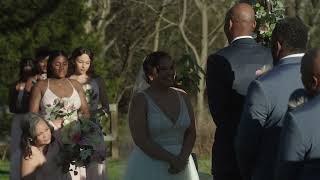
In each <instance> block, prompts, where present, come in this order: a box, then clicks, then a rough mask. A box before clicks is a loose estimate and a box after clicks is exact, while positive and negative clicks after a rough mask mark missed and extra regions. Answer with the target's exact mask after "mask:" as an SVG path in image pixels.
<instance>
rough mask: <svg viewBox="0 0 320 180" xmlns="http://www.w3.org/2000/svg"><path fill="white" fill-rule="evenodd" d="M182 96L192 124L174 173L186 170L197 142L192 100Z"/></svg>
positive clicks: (173, 166) (173, 170)
mask: <svg viewBox="0 0 320 180" xmlns="http://www.w3.org/2000/svg"><path fill="white" fill-rule="evenodd" d="M178 93H179V92H178ZM181 94H182V96H183V99H184V101H185V102H186V105H187V108H188V113H189V117H190V120H191V122H190V126H189V127H188V129H187V130H186V131H185V133H184V139H183V145H182V148H181V152H180V154H179V155H178V157H177V161H178V162H174V164H172V168H173V169H171V172H172V173H178V172H180V171H182V170H183V169H184V168H185V166H186V164H187V163H188V159H189V156H190V154H191V152H192V149H193V146H194V143H195V141H196V126H195V116H194V112H193V108H192V105H191V102H190V99H189V98H188V97H187V94H186V93H183V92H181Z"/></svg>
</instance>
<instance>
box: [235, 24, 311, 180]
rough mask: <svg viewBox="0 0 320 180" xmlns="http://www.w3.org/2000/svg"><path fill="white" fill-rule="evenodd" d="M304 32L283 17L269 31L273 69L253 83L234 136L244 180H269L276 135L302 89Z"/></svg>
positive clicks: (272, 170)
mask: <svg viewBox="0 0 320 180" xmlns="http://www.w3.org/2000/svg"><path fill="white" fill-rule="evenodd" d="M307 39H308V31H307V28H306V26H305V25H304V24H303V23H302V22H301V21H300V20H298V19H296V18H285V19H283V20H281V21H279V22H278V23H277V24H276V27H275V29H274V30H273V32H272V42H271V44H272V56H273V59H274V68H273V69H272V70H271V71H269V72H267V73H266V74H265V75H263V76H261V77H260V78H258V79H257V80H254V81H253V82H252V83H251V84H250V86H249V89H248V95H247V97H246V104H245V107H244V111H243V114H242V118H241V121H240V124H239V128H238V133H237V137H236V153H237V159H238V163H239V167H240V170H241V174H242V176H243V178H245V179H251V180H273V179H274V178H275V177H274V163H275V159H276V157H277V150H278V144H279V136H280V131H281V127H282V122H283V119H284V115H285V113H286V111H287V107H288V100H289V96H290V94H291V93H292V92H293V91H294V90H296V89H298V88H302V87H303V86H302V83H301V80H300V71H299V70H300V62H301V58H302V56H303V55H304V54H303V53H304V52H305V50H306V47H307Z"/></svg>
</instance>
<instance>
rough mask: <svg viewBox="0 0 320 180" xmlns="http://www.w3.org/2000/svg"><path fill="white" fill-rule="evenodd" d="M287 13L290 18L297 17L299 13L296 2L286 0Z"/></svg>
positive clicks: (294, 0)
mask: <svg viewBox="0 0 320 180" xmlns="http://www.w3.org/2000/svg"><path fill="white" fill-rule="evenodd" d="M284 4H286V12H285V14H286V15H287V16H289V17H295V16H296V14H297V12H296V0H286V1H285V3H284Z"/></svg>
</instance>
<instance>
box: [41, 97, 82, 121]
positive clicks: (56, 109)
mask: <svg viewBox="0 0 320 180" xmlns="http://www.w3.org/2000/svg"><path fill="white" fill-rule="evenodd" d="M45 109H46V114H47V115H48V120H50V121H52V120H55V119H58V118H61V119H63V125H66V124H69V123H70V122H72V121H74V120H76V119H78V116H77V113H76V111H77V109H76V108H75V107H74V104H72V103H70V102H69V101H68V100H67V99H65V98H56V99H55V100H54V101H53V105H50V104H47V105H46V108H45Z"/></svg>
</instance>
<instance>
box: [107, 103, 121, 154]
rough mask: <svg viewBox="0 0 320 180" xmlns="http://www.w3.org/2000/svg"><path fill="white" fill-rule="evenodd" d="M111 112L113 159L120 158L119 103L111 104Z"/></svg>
mask: <svg viewBox="0 0 320 180" xmlns="http://www.w3.org/2000/svg"><path fill="white" fill-rule="evenodd" d="M109 106H110V112H111V134H112V139H113V140H112V141H111V157H112V159H118V158H119V141H118V140H119V137H118V106H117V104H110V105H109Z"/></svg>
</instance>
